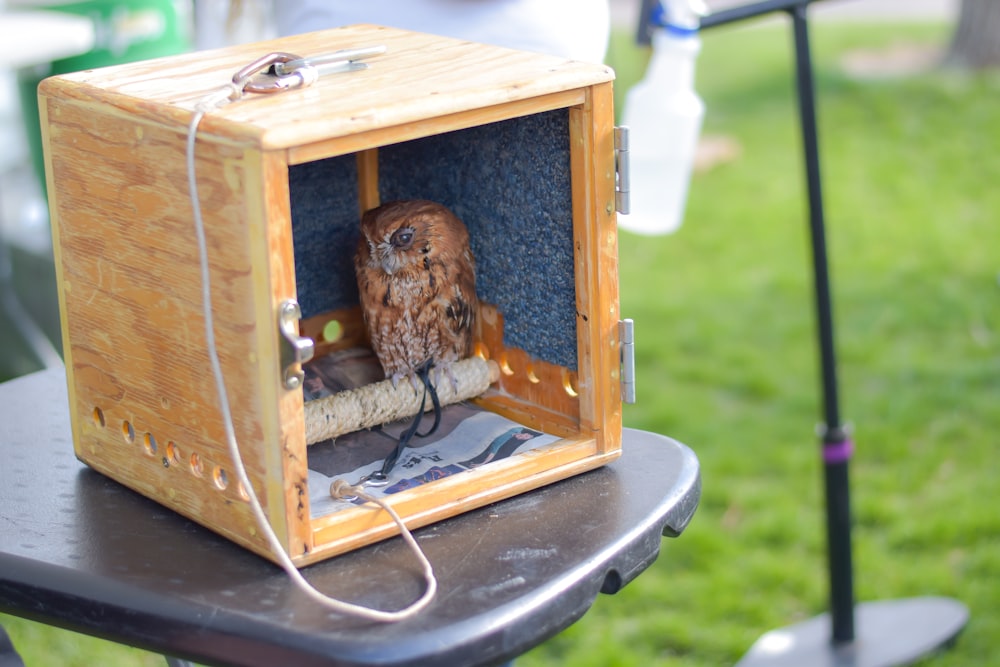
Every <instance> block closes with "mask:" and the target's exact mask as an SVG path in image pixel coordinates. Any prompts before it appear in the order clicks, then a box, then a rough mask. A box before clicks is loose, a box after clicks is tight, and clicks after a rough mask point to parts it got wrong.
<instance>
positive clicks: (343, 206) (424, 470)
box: [289, 109, 577, 516]
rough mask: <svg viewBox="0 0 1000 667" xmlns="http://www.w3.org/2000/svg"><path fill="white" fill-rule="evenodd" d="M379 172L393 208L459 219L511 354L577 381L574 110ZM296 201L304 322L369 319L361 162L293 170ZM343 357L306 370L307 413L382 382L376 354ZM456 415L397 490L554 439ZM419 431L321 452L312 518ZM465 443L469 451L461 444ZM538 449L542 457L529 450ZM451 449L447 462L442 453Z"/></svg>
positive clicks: (455, 138)
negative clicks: (363, 295) (359, 259)
mask: <svg viewBox="0 0 1000 667" xmlns="http://www.w3.org/2000/svg"><path fill="white" fill-rule="evenodd" d="M378 173H379V196H380V198H381V201H382V202H388V201H392V200H396V199H411V198H414V199H415V198H420V199H430V200H432V201H437V202H440V203H442V204H444V205H445V206H448V207H449V208H451V209H452V210H453V211H454V212H455V213H456V214H457V215H458V217H459V218H461V219H462V221H463V222H464V223H465V225H466V227H467V228H468V229H469V236H470V243H471V245H472V251H473V254H474V255H475V258H476V291H477V293H478V295H479V299H480V300H481V301H483V302H486V303H490V304H493V305H495V306H497V308H498V309H499V311H500V313H501V314H502V315H503V317H504V345H505V346H507V347H516V348H520V349H522V350H524V351H525V352H527V353H528V354H530V355H531V356H532V357H534V358H536V359H539V360H542V361H545V362H548V363H552V364H556V365H559V366H562V367H565V368H568V369H571V370H576V367H577V332H576V285H575V275H574V251H573V202H572V191H571V178H570V139H569V113H568V111H567V110H566V109H560V110H556V111H550V112H544V113H540V114H534V115H530V116H525V117H520V118H514V119H510V120H505V121H500V122H497V123H491V124H488V125H483V126H479V127H472V128H469V129H464V130H458V131H454V132H448V133H444V134H438V135H433V136H430V137H426V138H422V139H416V140H413V141H407V142H403V143H398V144H392V145H388V146H382V147H379V149H378ZM289 189H290V196H291V214H292V236H293V244H294V253H295V274H296V287H297V291H298V301H299V304H300V307H301V308H302V316H303V318H310V317H314V316H317V315H323V314H324V313H328V312H332V311H336V310H340V309H345V308H351V307H353V306H357V304H358V293H357V285H356V281H355V276H354V264H353V255H354V251H355V247H356V243H357V238H358V233H359V232H358V223H359V210H358V169H357V160H356V156H355V155H354V154H350V155H344V156H338V157H333V158H328V159H324V160H319V161H316V162H311V163H306V164H302V165H296V166H293V167H292V168H291V169H290V170H289ZM330 356H331V357H335V358H329V359H321V360H317V361H316V362H313V364H311V365H310V367H308V368H307V372H306V386H305V398H306V400H310V399H315V398H319V397H322V396H325V395H328V394H330V393H335V392H336V391H338V390H341V389H344V388H350V387H351V386H361V385H364V384H366V383H368V382H372V381H377V380H380V379H382V374H381V368H380V367H379V366H378V364H377V361H376V360H375V359H374V357H373V356H372V355H371V354H370V352H368V351H362V350H346V351H345V350H340V351H337V352H335V353H333V354H331V355H330ZM445 413H446V414H445V417H444V419H443V420H442V424H444V426H442V429H441V432H440V433H438V434H436V435H437V436H439V437H435V438H429V439H427V440H422V439H414V441H413V443H412V444H411V446H410V448H409V449H408V455H407V457H406V458H403V459H401V460H400V464H399V466H398V467H401V468H406V467H409V469H410V470H405V469H404V470H397V471H396V472H395V473H394V474H397V473H398V474H397V478H398V479H397V481H396V482H395V486H394V487H393V488H396V489H397V490H401V489H402V488H409V487H411V486H412V485H415V484H421V483H424V482H426V481H429V480H431V479H433V478H439V477H441V476H447V474H452V473H454V472H457V471H460V470H465V469H469V468H471V467H475V466H477V465H480V464H481V463H483V462H484V461H489V460H494V459H495V458H502V457H504V456H509V455H510V454H513V453H515V452H516V451H517V450H518V449H521V450H522V451H523V449H525V448H528V447H532V446H541V445H542V444H544V443H547V442H551V441H552V440H553V436H547V435H545V434H542V433H540V432H537V431H532V430H531V429H527V428H525V427H523V426H521V425H520V424H517V423H515V422H502V421H498V420H501V419H502V418H500V417H498V416H496V415H492V413H488V412H484V411H482V410H481V409H479V408H475V407H472V406H468V405H456V406H449V407H447V408H445ZM480 413H481V414H480ZM428 423H429V422H428ZM406 425H407V424H406V423H396V424H390V425H385V426H382V427H378V428H375V429H371V430H366V431H361V432H356V433H353V434H349V435H347V436H341V437H338V438H336V440H335V441H333V440H331V441H327V442H323V443H318V444H315V445H311V446H310V447H309V467H310V475H311V476H312V475H316V476H318V478H317V480H314V481H315V482H316V484H312V483H311V485H310V486H311V487H312V486H316V487H317V488H318V489H319V491H318V494H311V495H316V497H314V498H313V499H312V505H313V515H314V516H316V515H322V514H324V513H328V512H331V511H336V508H333V509H331V508H330V507H328V505H329V504H330V502H329V498H325V497H324V495H325V489H326V488H328V487H329V483H328V482H326V483H324V481H325V480H326V479H327V478H329V477H331V476H336V475H340V474H349V475H352V476H356V475H359V474H361V473H362V472H364V471H365V470H368V469H370V468H372V467H373V466H378V464H379V461H380V460H381V459H383V458H384V457H385V456H386V454H387V453H388V452H389V451H391V450H392V449H393V448H394V446H395V442H396V439H397V435H398V432H400V431H402V430H403V429H404V428H405V427H406ZM470 433H474V438H473V439H470V438H469V437H468V436H469V434H470ZM456 440H457V441H460V442H461V443H463V444H462V445H458V446H457V445H455V444H454V443H453V444H448V443H449V442H450V441H456ZM529 441H532V442H533V443H534V444H532V445H528V444H526V443H528V442H529ZM465 442H470V443H472V444H469V445H465V444H464V443H465ZM456 446H457V447H458V450H456ZM440 447H445V448H446V449H447V451H446V452H445V453H444V454H442V453H441V451H439V448H440ZM421 452H434V453H433V454H421ZM443 459H447V460H443ZM411 473H412V474H411ZM347 481H348V482H350V483H356V482H357V481H358V480H356V479H348V480H347Z"/></svg>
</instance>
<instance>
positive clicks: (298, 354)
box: [278, 299, 315, 389]
mask: <svg viewBox="0 0 1000 667" xmlns="http://www.w3.org/2000/svg"><path fill="white" fill-rule="evenodd" d="M301 317H302V310H301V309H299V304H298V303H297V302H296V301H294V300H293V299H286V300H285V301H282V302H281V308H280V309H279V310H278V331H279V332H280V333H281V338H280V339H279V341H278V345H279V346H280V348H281V351H280V358H281V368H282V377H281V379H282V384H283V385H284V386H285V389H298V388H299V387H301V386H302V380H303V379H304V378H305V374H304V373H303V372H302V364H304V363H306V362H307V361H309V360H310V359H312V358H313V352H314V351H315V343H314V342H313V339H312V338H304V337H302V336H300V335H299V319H300V318H301Z"/></svg>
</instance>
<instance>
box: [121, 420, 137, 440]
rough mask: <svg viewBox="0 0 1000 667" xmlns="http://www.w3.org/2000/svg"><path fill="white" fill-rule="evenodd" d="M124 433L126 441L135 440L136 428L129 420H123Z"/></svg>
mask: <svg viewBox="0 0 1000 667" xmlns="http://www.w3.org/2000/svg"><path fill="white" fill-rule="evenodd" d="M122 435H123V436H124V437H125V442H129V443H132V442H135V429H134V428H132V424H131V423H129V422H128V421H123V422H122Z"/></svg>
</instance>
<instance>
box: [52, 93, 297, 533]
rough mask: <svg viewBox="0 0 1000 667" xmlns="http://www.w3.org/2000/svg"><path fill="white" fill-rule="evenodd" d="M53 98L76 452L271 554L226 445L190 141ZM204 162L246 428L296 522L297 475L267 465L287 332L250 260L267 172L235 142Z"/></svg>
mask: <svg viewBox="0 0 1000 667" xmlns="http://www.w3.org/2000/svg"><path fill="white" fill-rule="evenodd" d="M42 102H43V106H44V107H45V109H46V114H47V118H48V124H47V127H46V130H45V143H46V154H47V156H48V160H49V174H50V181H49V186H50V193H51V210H52V221H53V234H54V245H56V246H57V247H58V248H59V250H58V256H59V265H58V266H57V273H58V286H59V291H60V299H61V303H62V309H63V320H62V321H63V336H64V344H65V348H66V349H67V350H68V351H69V354H68V355H67V375H68V379H69V384H70V388H71V396H72V410H73V411H74V413H76V417H75V418H74V432H75V436H74V441H75V445H76V451H77V455H78V456H79V457H80V458H82V459H83V460H85V461H86V462H87V463H89V464H90V465H92V466H93V467H95V468H97V469H98V470H101V471H102V472H104V473H106V474H108V475H110V476H112V477H114V478H116V479H118V480H119V481H123V482H125V483H127V484H129V486H131V487H132V488H134V489H136V490H137V491H139V492H140V493H143V494H145V495H148V496H150V497H154V498H156V499H158V500H160V501H161V502H163V503H165V504H167V505H168V506H170V507H172V508H173V509H175V510H177V511H179V512H181V513H182V514H185V515H187V516H189V517H192V518H195V519H196V520H198V521H200V522H202V523H204V524H205V525H209V526H211V527H213V528H216V529H217V530H220V531H221V532H223V533H224V534H227V535H228V536H229V537H231V538H233V539H235V540H237V541H241V542H242V543H247V542H248V541H249V544H248V546H251V547H252V548H255V549H256V550H261V549H266V547H264V546H263V542H261V541H260V538H259V537H254V536H250V537H248V534H249V533H250V532H251V531H252V525H253V519H252V517H251V515H250V513H249V511H248V507H247V505H246V504H245V502H244V501H243V499H242V497H241V493H240V489H239V488H238V484H237V482H236V477H235V475H234V473H233V467H232V462H231V461H230V457H229V454H228V452H227V450H226V447H225V444H224V443H225V436H224V429H223V426H222V422H221V420H220V417H219V409H218V400H217V398H216V393H215V389H214V385H213V383H212V380H211V376H210V373H209V361H208V356H207V351H206V347H205V335H204V325H203V318H202V311H201V291H200V290H201V283H200V275H199V269H198V253H197V246H196V243H195V238H194V233H193V223H192V218H191V213H190V203H189V199H188V193H187V179H186V167H185V164H184V151H183V145H182V143H179V141H178V134H177V132H175V131H171V130H166V129H163V128H159V127H156V126H149V125H146V124H142V123H122V122H120V119H118V118H117V117H116V116H114V115H108V114H104V113H101V111H102V109H101V108H100V107H99V106H97V105H94V104H90V103H82V102H78V101H70V100H62V99H53V98H47V97H44V96H43V97H42ZM197 155H198V159H197V170H198V173H199V176H200V182H201V199H202V206H203V208H204V213H205V226H206V234H207V241H208V247H209V253H210V254H211V256H212V267H211V281H212V293H213V299H214V305H215V320H216V328H215V333H216V336H217V339H218V342H219V346H218V347H219V354H220V361H221V364H222V366H223V368H224V372H225V376H226V381H227V385H228V388H229V392H230V402H231V406H232V408H233V414H234V421H235V423H234V427H235V430H236V434H237V438H238V440H239V442H240V443H241V445H242V451H243V458H244V463H245V465H246V467H247V469H248V472H249V474H250V477H251V479H252V480H255V481H254V483H255V486H256V485H257V484H259V488H258V492H260V491H265V492H264V493H262V494H261V499H262V501H263V503H264V504H265V506H269V505H270V507H271V510H272V511H273V512H277V514H276V515H275V516H276V517H281V516H282V515H283V514H284V507H283V506H282V501H281V494H279V495H278V496H277V497H275V496H273V495H269V494H268V493H267V492H266V487H267V486H268V485H267V484H265V481H264V480H265V478H266V477H268V475H270V477H271V479H277V478H280V477H282V476H283V474H282V472H281V470H280V469H278V470H272V471H270V472H268V471H267V470H266V467H267V465H268V463H269V462H268V460H267V459H266V457H265V456H264V454H265V451H266V450H265V447H264V446H263V442H264V440H265V438H267V437H268V436H273V434H274V433H275V429H274V425H275V424H277V423H278V422H279V421H280V420H279V419H278V417H277V415H276V411H277V408H278V406H277V403H276V401H275V400H274V397H273V394H272V395H269V396H265V395H262V393H261V386H262V385H261V375H262V374H263V375H267V373H268V372H270V373H271V374H272V375H273V374H274V373H275V370H276V369H274V368H268V369H265V368H264V367H263V366H262V365H261V364H262V363H263V364H265V365H266V363H267V361H268V360H269V359H271V358H273V356H274V355H273V353H272V352H270V351H269V349H268V348H269V347H270V345H273V342H272V339H273V334H272V332H271V331H270V328H271V327H270V326H267V330H262V329H261V327H264V326H265V325H266V324H269V323H265V322H260V321H259V318H260V315H259V312H258V311H259V300H260V297H261V296H265V297H266V296H267V292H262V293H260V294H258V292H259V291H260V285H259V284H260V281H261V276H260V273H259V271H255V269H254V258H253V253H252V252H251V250H252V248H251V245H252V243H251V240H252V237H253V235H252V233H251V229H250V227H251V226H252V225H253V224H254V222H253V221H256V224H258V225H259V224H261V223H262V221H263V220H264V219H265V218H266V216H267V214H266V212H265V211H263V210H259V209H258V210H249V209H250V207H253V206H254V204H253V200H252V199H248V198H246V197H244V196H243V195H242V193H243V192H245V191H246V189H247V187H248V186H247V180H248V178H255V177H256V178H259V176H255V174H259V167H256V168H255V167H254V166H253V163H254V162H255V160H254V159H253V157H252V156H248V155H247V154H246V153H245V152H243V151H240V150H238V149H234V148H228V147H215V148H214V149H213V150H199V151H198V154H197ZM258 161H259V158H258ZM258 202H259V199H258ZM258 236H260V235H259V234H258ZM258 252H259V253H260V254H264V255H266V254H267V251H266V250H265V249H263V248H259V249H258ZM266 261H267V260H266V257H265V258H262V259H261V260H260V261H259V263H260V264H262V265H264V266H266ZM264 280H267V279H266V278H265V279H264ZM262 345H264V348H263V349H262V347H261V346H262ZM98 415H100V416H98ZM265 423H268V425H269V428H268V431H269V432H265V428H264V424H265ZM168 450H169V451H168ZM271 486H274V485H273V483H272V484H271ZM223 487H224V488H223ZM276 523H277V525H278V526H279V527H281V526H282V525H283V524H284V523H285V522H284V521H283V520H278V521H276ZM282 539H284V537H283V538H282Z"/></svg>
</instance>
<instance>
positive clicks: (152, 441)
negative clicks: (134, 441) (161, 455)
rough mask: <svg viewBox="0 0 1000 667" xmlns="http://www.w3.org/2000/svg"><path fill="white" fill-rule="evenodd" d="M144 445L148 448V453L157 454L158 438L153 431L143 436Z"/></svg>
mask: <svg viewBox="0 0 1000 667" xmlns="http://www.w3.org/2000/svg"><path fill="white" fill-rule="evenodd" d="M142 445H143V447H145V448H146V453H147V454H149V455H150V456H156V438H154V437H153V434H152V433H147V434H146V435H144V436H142Z"/></svg>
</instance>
